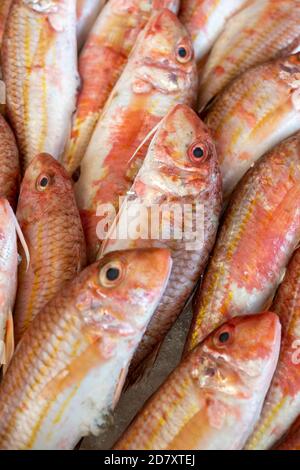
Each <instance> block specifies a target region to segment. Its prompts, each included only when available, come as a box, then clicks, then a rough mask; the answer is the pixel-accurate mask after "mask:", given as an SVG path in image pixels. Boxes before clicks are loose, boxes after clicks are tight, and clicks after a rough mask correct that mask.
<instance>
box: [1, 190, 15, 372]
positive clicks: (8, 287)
mask: <svg viewBox="0 0 300 470" xmlns="http://www.w3.org/2000/svg"><path fill="white" fill-rule="evenodd" d="M17 270H18V251H17V235H16V221H15V215H14V213H13V210H12V208H11V207H10V205H9V203H8V201H7V200H6V199H4V198H0V366H1V365H2V364H5V365H6V366H7V364H8V363H9V361H10V359H11V356H12V354H13V350H14V341H13V320H12V311H13V307H14V302H15V297H16V290H17Z"/></svg>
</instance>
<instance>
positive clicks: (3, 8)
mask: <svg viewBox="0 0 300 470" xmlns="http://www.w3.org/2000/svg"><path fill="white" fill-rule="evenodd" d="M12 2H13V0H1V2H0V49H1V46H2V38H3V34H4V29H5V25H6V20H7V18H8V14H9V9H10V7H11V4H12Z"/></svg>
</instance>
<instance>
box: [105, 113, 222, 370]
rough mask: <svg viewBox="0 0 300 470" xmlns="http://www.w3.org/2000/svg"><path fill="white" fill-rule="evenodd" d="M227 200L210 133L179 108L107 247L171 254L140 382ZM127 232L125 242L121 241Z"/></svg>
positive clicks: (144, 347)
mask: <svg viewBox="0 0 300 470" xmlns="http://www.w3.org/2000/svg"><path fill="white" fill-rule="evenodd" d="M221 195H222V188H221V178H220V172H219V167H218V163H217V155H216V151H215V146H214V143H213V141H212V139H211V137H210V135H209V132H208V129H207V128H206V126H205V125H204V124H203V123H202V121H201V120H200V119H199V118H198V116H197V115H196V114H195V113H194V111H192V110H191V109H190V108H188V107H187V106H186V105H177V106H175V107H174V108H173V109H172V110H171V111H170V112H169V114H168V115H167V116H166V117H165V118H164V120H163V121H162V123H161V125H160V126H159V129H158V131H157V132H156V135H155V137H154V139H153V141H152V142H151V144H150V146H149V150H148V154H147V156H146V158H145V160H144V163H143V165H142V167H141V169H140V171H139V173H138V174H137V176H136V178H135V181H134V184H133V186H132V187H131V189H130V191H129V193H128V196H127V198H126V199H125V201H124V204H123V206H121V209H120V212H119V215H118V218H117V221H116V225H115V227H114V228H113V230H112V231H111V233H110V236H109V238H108V239H107V240H105V241H104V242H103V252H104V253H107V252H109V251H115V250H123V249H128V248H139V247H151V246H161V245H163V246H166V247H168V248H169V249H170V251H171V254H172V259H173V268H172V273H171V276H170V279H169V283H168V286H167V289H166V292H165V294H164V296H163V298H162V300H161V302H160V304H159V306H158V308H157V310H156V312H155V314H154V315H153V317H152V319H151V321H150V324H149V327H148V329H147V331H146V334H145V336H144V338H143V340H142V341H141V344H140V346H139V347H138V350H137V352H136V354H135V356H134V358H133V361H132V363H131V372H133V373H134V375H139V373H140V371H137V370H136V369H137V367H139V366H141V364H142V362H143V361H144V360H145V359H146V358H148V359H149V355H150V354H151V353H153V351H154V350H155V348H157V347H158V346H159V345H160V343H161V341H162V340H163V339H164V336H165V335H166V333H167V332H168V330H169V329H170V328H171V326H172V325H173V323H174V322H175V320H176V318H177V317H178V315H179V314H180V313H181V311H182V309H183V307H184V304H185V303H186V301H187V300H188V298H189V297H190V295H191V293H192V291H193V289H194V287H195V285H196V283H197V281H198V279H199V277H200V275H201V273H202V271H203V269H204V267H205V265H206V262H207V259H208V255H209V253H210V251H211V249H212V247H213V244H214V240H215V236H216V231H217V227H218V221H219V215H220V211H221ZM135 208H136V209H137V210H135ZM188 208H189V209H190V213H188V212H187V209H188ZM140 209H143V210H141V212H140V213H139V211H140ZM153 210H156V211H157V214H158V216H156V215H155V214H154V212H152V213H151V211H153ZM158 210H159V212H158ZM200 211H201V212H200ZM202 211H203V212H202ZM183 224H185V225H184V227H183ZM126 226H128V227H129V231H128V234H127V238H126V236H125V237H122V238H121V237H119V236H118V234H121V233H122V232H124V228H125V227H126ZM150 226H151V232H150V230H148V228H150ZM148 232H149V233H148ZM136 234H138V235H139V236H138V237H137V236H136ZM176 234H177V235H176ZM176 236H177V239H176V238H175V237H176ZM152 237H153V238H152ZM142 369H144V364H142ZM135 371H136V372H137V374H135ZM130 375H131V374H130ZM129 378H131V377H129Z"/></svg>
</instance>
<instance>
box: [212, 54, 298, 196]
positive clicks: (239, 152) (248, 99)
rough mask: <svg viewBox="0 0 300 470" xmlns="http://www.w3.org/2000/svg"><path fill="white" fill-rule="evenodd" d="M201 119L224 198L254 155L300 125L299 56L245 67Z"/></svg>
mask: <svg viewBox="0 0 300 470" xmlns="http://www.w3.org/2000/svg"><path fill="white" fill-rule="evenodd" d="M205 122H206V124H207V125H208V127H209V128H210V129H211V131H212V135H213V138H214V139H215V142H216V147H217V153H218V157H219V162H220V166H221V174H222V177H223V187H224V188H223V189H224V197H225V198H226V199H227V198H228V197H229V196H230V194H231V192H232V190H233V189H234V187H235V186H236V184H237V183H238V181H239V180H240V179H241V178H242V176H243V175H244V174H245V173H246V171H247V170H248V169H249V168H250V167H251V166H252V165H253V163H255V161H257V160H258V158H260V157H261V156H262V155H263V154H264V153H266V152H267V151H268V150H270V149H271V148H273V147H274V146H275V145H276V144H278V143H279V142H281V141H282V140H284V139H285V138H287V137H289V136H290V135H292V134H294V133H295V132H297V131H298V130H299V129H300V54H294V55H291V56H288V57H287V58H283V59H278V60H275V61H271V62H268V63H265V64H262V65H258V66H257V67H254V68H252V69H250V70H247V71H246V72H245V73H244V74H242V75H241V76H240V77H238V78H237V79H236V80H235V81H234V82H233V83H232V84H231V85H230V86H229V87H228V88H227V89H225V90H224V92H223V93H221V94H220V95H219V97H217V98H216V100H215V102H214V103H213V105H212V107H211V109H209V111H208V114H207V116H206V119H205Z"/></svg>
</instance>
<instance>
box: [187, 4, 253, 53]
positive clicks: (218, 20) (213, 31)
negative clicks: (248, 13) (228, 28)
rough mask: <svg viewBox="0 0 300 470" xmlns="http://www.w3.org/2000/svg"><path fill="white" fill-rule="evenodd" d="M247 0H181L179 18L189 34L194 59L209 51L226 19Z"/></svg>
mask: <svg viewBox="0 0 300 470" xmlns="http://www.w3.org/2000/svg"><path fill="white" fill-rule="evenodd" d="M247 1H248V0H230V1H228V0H182V1H181V9H180V12H179V18H180V20H181V21H182V22H183V24H184V25H185V26H186V28H187V29H188V31H189V33H190V34H191V37H192V40H193V44H194V50H195V56H196V61H197V62H199V61H200V60H201V59H203V57H205V55H206V54H207V53H208V52H209V51H210V49H211V47H212V46H213V44H214V42H215V41H216V39H217V38H218V36H219V35H220V33H221V32H222V30H223V28H224V26H225V24H226V22H227V20H228V19H229V18H230V17H231V16H232V15H233V14H234V13H235V12H236V11H238V10H239V9H240V8H242V7H243V6H244V4H245V3H247Z"/></svg>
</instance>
